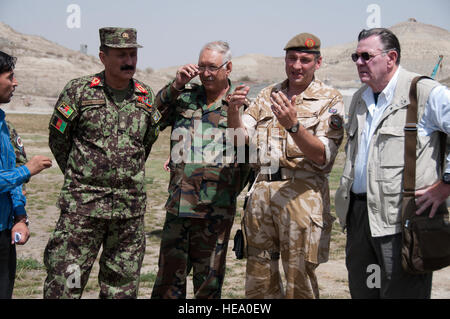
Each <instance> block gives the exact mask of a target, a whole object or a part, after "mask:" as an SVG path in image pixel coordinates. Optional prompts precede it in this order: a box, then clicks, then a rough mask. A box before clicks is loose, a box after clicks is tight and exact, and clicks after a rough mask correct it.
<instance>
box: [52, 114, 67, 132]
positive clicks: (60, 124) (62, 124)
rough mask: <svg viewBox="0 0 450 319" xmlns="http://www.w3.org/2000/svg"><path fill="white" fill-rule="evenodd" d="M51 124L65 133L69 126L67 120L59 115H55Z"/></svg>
mask: <svg viewBox="0 0 450 319" xmlns="http://www.w3.org/2000/svg"><path fill="white" fill-rule="evenodd" d="M50 125H51V126H53V127H54V128H56V129H57V130H58V131H59V132H60V133H62V134H64V131H65V130H66V128H67V122H66V121H64V120H63V119H61V118H60V117H59V116H58V115H53V117H52V119H51V121H50Z"/></svg>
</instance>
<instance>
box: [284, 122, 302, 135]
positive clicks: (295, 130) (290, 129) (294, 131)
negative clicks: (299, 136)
mask: <svg viewBox="0 0 450 319" xmlns="http://www.w3.org/2000/svg"><path fill="white" fill-rule="evenodd" d="M299 127H300V122H299V121H297V124H295V125H294V126H293V127H291V128H287V129H286V131H288V132H289V133H297V132H298V128H299Z"/></svg>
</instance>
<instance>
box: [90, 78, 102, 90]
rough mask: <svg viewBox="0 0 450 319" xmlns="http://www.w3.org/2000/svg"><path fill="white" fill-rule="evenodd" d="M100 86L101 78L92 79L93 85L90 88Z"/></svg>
mask: <svg viewBox="0 0 450 319" xmlns="http://www.w3.org/2000/svg"><path fill="white" fill-rule="evenodd" d="M99 84H100V78H98V77H94V78H93V79H92V82H91V85H90V86H89V87H91V88H92V87H94V86H97V85H99Z"/></svg>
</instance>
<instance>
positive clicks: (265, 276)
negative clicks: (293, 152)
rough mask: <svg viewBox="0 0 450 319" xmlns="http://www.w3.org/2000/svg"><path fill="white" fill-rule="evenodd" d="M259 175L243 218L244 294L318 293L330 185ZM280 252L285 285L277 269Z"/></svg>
mask: <svg viewBox="0 0 450 319" xmlns="http://www.w3.org/2000/svg"><path fill="white" fill-rule="evenodd" d="M317 185H320V184H318V183H308V182H307V181H303V180H285V181H276V182H268V181H260V182H257V184H256V185H255V188H254V190H253V192H252V193H251V195H250V198H249V201H248V205H247V208H246V211H245V215H244V218H243V221H242V223H243V229H244V231H245V236H246V241H247V268H246V282H245V295H246V298H258V299H262V298H296V299H297V298H298V299H300V298H302V299H303V298H319V287H318V282H317V277H316V275H315V269H316V268H317V266H318V264H319V263H322V262H325V261H327V260H328V253H329V244H330V236H331V227H332V223H333V220H334V218H333V217H332V216H331V215H330V214H329V213H324V205H326V207H325V208H328V210H327V209H326V210H325V212H329V197H328V196H329V195H328V193H327V192H328V185H327V184H326V183H325V185H321V186H317ZM280 257H281V260H282V265H283V270H284V274H285V280H286V290H285V291H284V288H283V280H282V278H281V274H280V270H279V258H280Z"/></svg>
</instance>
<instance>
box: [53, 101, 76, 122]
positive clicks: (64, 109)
mask: <svg viewBox="0 0 450 319" xmlns="http://www.w3.org/2000/svg"><path fill="white" fill-rule="evenodd" d="M57 109H58V111H59V113H61V114H62V115H64V116H65V117H66V118H69V117H70V116H71V115H72V114H73V112H75V111H74V109H73V108H72V107H70V105H68V104H67V103H65V102H61V104H59V105H58V107H57Z"/></svg>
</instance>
